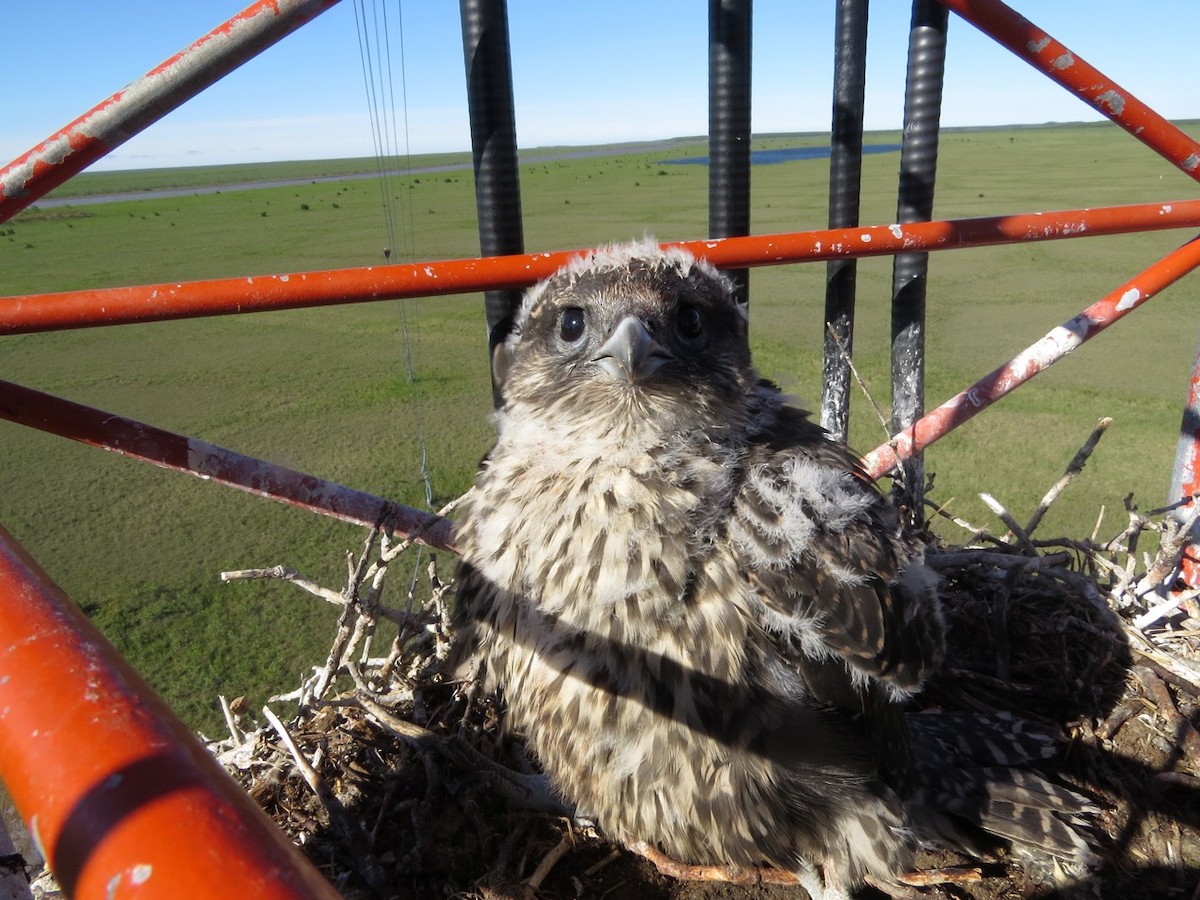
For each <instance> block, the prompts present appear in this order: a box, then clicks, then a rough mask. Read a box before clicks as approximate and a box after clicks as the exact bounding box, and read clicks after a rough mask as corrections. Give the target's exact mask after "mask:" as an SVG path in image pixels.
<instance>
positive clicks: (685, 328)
mask: <svg viewBox="0 0 1200 900" xmlns="http://www.w3.org/2000/svg"><path fill="white" fill-rule="evenodd" d="M675 327H677V328H678V329H679V333H680V334H681V335H683V337H685V338H688V339H692V338H698V337H700V332H702V331H703V330H704V317H703V316H702V315H700V310H698V309H696V307H694V306H681V307H680V308H679V312H678V314H677V315H676V316H675Z"/></svg>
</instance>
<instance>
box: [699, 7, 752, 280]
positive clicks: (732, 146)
mask: <svg viewBox="0 0 1200 900" xmlns="http://www.w3.org/2000/svg"><path fill="white" fill-rule="evenodd" d="M751 7H752V3H751V0H709V5H708V233H709V236H710V237H714V238H723V237H740V236H742V235H747V234H749V233H750V63H751ZM726 274H727V275H729V277H730V278H732V279H733V282H734V285H735V287H736V290H737V294H738V299H739V300H741V301H742V302H743V303H744V302H746V301H747V300H748V299H749V286H750V272H749V270H748V269H736V270H733V271H730V272H727V273H726Z"/></svg>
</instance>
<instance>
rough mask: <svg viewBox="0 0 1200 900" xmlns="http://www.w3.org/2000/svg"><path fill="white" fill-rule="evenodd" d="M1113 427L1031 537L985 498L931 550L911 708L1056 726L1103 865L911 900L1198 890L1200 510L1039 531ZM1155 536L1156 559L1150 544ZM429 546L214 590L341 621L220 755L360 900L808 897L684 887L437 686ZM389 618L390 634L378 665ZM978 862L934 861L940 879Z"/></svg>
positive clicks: (235, 713)
mask: <svg viewBox="0 0 1200 900" xmlns="http://www.w3.org/2000/svg"><path fill="white" fill-rule="evenodd" d="M1105 424H1106V423H1104V422H1102V423H1101V427H1100V428H1098V429H1097V433H1096V434H1095V435H1093V438H1092V439H1090V441H1089V444H1090V446H1089V445H1085V447H1084V449H1083V450H1081V455H1080V456H1077V458H1076V460H1073V461H1072V464H1071V466H1070V467H1068V471H1067V474H1066V475H1065V476H1064V479H1063V480H1062V481H1060V484H1059V485H1056V486H1055V488H1052V490H1051V492H1050V493H1048V494H1047V499H1046V500H1044V501H1043V504H1042V505H1041V506H1039V509H1038V510H1037V511H1036V512H1035V514H1034V515H1033V517H1032V518H1031V519H1030V520H1029V522H1028V523H1027V524H1026V525H1025V526H1021V525H1019V524H1017V522H1016V521H1015V520H1014V519H1013V517H1012V516H1011V515H1010V514H1009V513H1008V511H1007V510H1005V509H1004V508H1003V507H1002V506H1001V505H1000V504H999V503H998V501H995V500H994V499H993V498H990V497H985V499H986V500H988V501H989V505H991V506H992V509H993V510H994V511H995V512H996V514H997V517H998V519H999V521H1001V522H1003V523H1004V525H1005V527H1006V528H1007V531H1006V532H1005V533H1003V534H992V533H989V532H988V531H986V530H985V529H982V528H975V527H972V526H970V525H968V524H967V523H964V522H961V520H956V521H958V523H959V524H960V525H961V526H963V527H965V528H968V529H969V530H970V538H969V539H968V540H967V541H966V542H964V543H963V544H962V545H959V546H945V545H942V544H940V543H937V542H935V541H934V540H933V539H932V538H931V539H930V542H929V549H928V554H927V557H928V561H929V563H930V564H931V566H933V567H934V568H935V569H936V571H937V572H938V574H939V575H940V577H941V580H942V597H943V602H944V605H945V613H946V619H947V625H948V645H949V652H948V657H947V661H946V664H945V666H944V668H943V670H942V671H941V672H940V674H939V675H938V676H937V677H936V678H935V679H934V680H933V681H932V683H931V684H929V686H928V687H927V689H926V690H925V691H924V692H923V694H922V695H921V696H920V697H919V698H917V701H916V702H917V706H918V707H919V708H931V707H940V708H945V709H955V710H966V711H978V712H982V713H995V712H1011V713H1014V714H1016V715H1018V716H1021V717H1024V718H1026V719H1031V720H1034V721H1035V722H1038V723H1041V724H1043V725H1044V726H1045V727H1046V728H1048V729H1052V730H1053V731H1055V732H1058V733H1061V734H1062V735H1063V736H1064V746H1063V754H1062V758H1061V760H1060V761H1059V763H1058V765H1057V769H1056V771H1055V775H1056V776H1057V777H1060V778H1062V779H1064V780H1066V781H1068V782H1070V783H1072V784H1074V785H1076V786H1077V787H1078V788H1080V789H1082V790H1083V791H1085V792H1087V793H1089V794H1091V795H1092V796H1093V797H1094V798H1095V799H1096V800H1097V801H1098V804H1099V806H1100V807H1101V808H1102V810H1103V812H1102V814H1101V816H1100V818H1099V821H1098V822H1097V823H1096V826H1097V829H1096V830H1097V832H1098V837H1099V842H1100V857H1101V861H1100V863H1099V867H1098V868H1097V870H1096V871H1095V872H1093V873H1091V876H1090V877H1089V878H1088V879H1087V880H1085V881H1084V882H1082V883H1079V884H1075V885H1073V886H1072V887H1070V888H1069V889H1066V890H1064V889H1063V888H1062V887H1061V885H1060V886H1059V887H1047V886H1045V885H1040V884H1037V883H1034V882H1033V881H1032V880H1030V877H1029V876H1028V875H1027V874H1026V873H1025V872H1024V871H1023V870H1022V869H1021V868H1019V867H1017V866H1014V865H1009V864H1007V863H1006V862H1005V861H1004V860H994V861H990V862H985V864H984V865H983V866H982V868H981V870H980V871H981V873H982V877H981V878H978V877H977V876H972V878H974V879H975V880H966V881H964V880H963V879H961V878H945V879H942V878H938V877H932V878H931V879H930V880H932V881H934V882H939V881H940V882H942V883H935V884H932V885H930V886H927V887H921V888H912V889H908V890H910V894H909V895H908V896H914V897H916V896H927V897H939V896H941V897H960V898H961V897H971V898H1016V897H1036V896H1082V897H1122V898H1135V900H1136V898H1151V897H1153V898H1161V897H1171V896H1176V897H1183V898H1189V897H1191V898H1197V897H1200V886H1198V883H1200V736H1198V735H1197V732H1196V729H1195V723H1196V722H1197V721H1200V609H1198V608H1197V605H1196V599H1195V594H1194V592H1193V593H1188V592H1186V591H1184V590H1183V589H1182V587H1181V586H1180V585H1178V584H1177V583H1176V579H1177V576H1178V567H1179V559H1180V555H1181V553H1182V552H1183V548H1184V545H1185V544H1186V543H1187V541H1186V539H1185V536H1186V534H1187V533H1188V530H1189V529H1190V528H1191V526H1192V525H1193V524H1194V516H1193V517H1192V518H1189V519H1186V520H1184V521H1182V522H1181V521H1179V519H1178V517H1177V511H1176V510H1169V509H1168V510H1156V511H1154V512H1153V513H1150V514H1146V515H1142V514H1140V513H1138V511H1137V510H1136V509H1135V508H1134V507H1133V506H1132V503H1131V502H1129V501H1127V507H1128V509H1127V512H1128V518H1129V522H1128V525H1127V526H1126V527H1124V528H1123V529H1122V531H1121V532H1120V533H1119V534H1118V535H1116V536H1115V537H1113V538H1112V539H1110V540H1107V541H1099V540H1097V539H1096V536H1095V535H1094V534H1093V535H1092V536H1091V537H1089V538H1086V539H1083V540H1072V539H1062V540H1049V541H1039V540H1035V539H1034V537H1033V535H1034V533H1035V529H1036V527H1037V524H1038V522H1040V520H1041V517H1042V515H1043V514H1044V512H1045V508H1046V507H1048V506H1049V505H1050V503H1051V502H1053V499H1054V497H1055V496H1057V494H1058V492H1061V490H1062V488H1063V487H1065V486H1066V483H1067V482H1069V480H1070V478H1072V477H1073V476H1074V473H1077V472H1078V471H1079V470H1080V469H1082V468H1083V463H1084V460H1085V459H1086V458H1087V454H1088V453H1090V452H1091V447H1094V446H1095V442H1096V440H1098V438H1099V434H1100V433H1102V431H1103V426H1104V425H1105ZM1189 499H1190V498H1189ZM1198 506H1200V504H1193V507H1198ZM939 514H940V515H943V516H945V515H947V514H946V512H945V511H944V510H940V511H939ZM1148 538H1157V545H1158V546H1157V550H1156V552H1155V553H1154V554H1153V555H1147V554H1144V553H1141V552H1140V551H1139V542H1140V543H1142V544H1148V543H1153V541H1152V540H1148ZM418 552H420V551H419V549H418V548H417V547H409V545H408V544H400V545H396V546H389V544H388V542H387V540H386V538H384V537H382V536H381V535H380V534H379V533H373V534H372V535H371V537H370V539H369V540H368V541H367V544H366V546H365V548H364V550H363V552H362V553H361V555H360V556H359V558H358V559H357V560H355V559H354V558H353V557H352V556H351V557H350V558H349V563H348V582H347V587H346V588H345V589H344V590H340V591H334V590H330V589H326V588H323V587H320V586H319V585H315V584H313V583H311V582H310V581H308V580H307V579H305V578H303V577H302V576H300V575H298V574H297V573H295V572H293V571H291V570H289V569H286V568H284V567H277V568H275V569H269V570H251V571H246V572H238V573H225V575H224V576H223V577H225V578H227V579H229V580H234V579H240V578H248V577H269V578H279V579H284V580H288V581H292V582H293V583H295V584H297V585H298V586H300V587H302V588H304V589H305V590H307V591H309V592H310V593H312V594H314V595H316V596H319V597H322V598H323V599H325V600H327V601H329V602H333V603H337V604H339V605H340V606H342V608H343V613H342V616H341V620H340V622H339V625H338V629H337V633H336V635H335V638H334V641H333V646H332V647H331V650H330V653H329V656H328V658H327V660H326V661H325V663H324V665H322V666H317V667H314V670H313V674H312V676H311V677H310V678H309V679H307V680H306V681H305V683H304V684H303V685H302V686H301V687H300V689H299V690H297V691H295V692H293V693H291V694H288V695H286V696H282V697H276V698H272V701H271V702H272V703H273V704H274V706H275V707H276V708H280V709H282V708H284V706H285V705H286V706H287V707H288V708H289V709H290V710H291V712H290V718H288V719H287V721H286V722H284V721H281V719H280V718H279V715H277V714H276V713H274V712H272V711H271V709H270V708H269V707H264V708H263V710H262V711H261V717H260V715H259V714H256V713H253V712H252V711H250V710H248V709H246V708H245V705H244V701H241V700H240V699H239V700H236V701H234V702H233V703H228V704H227V703H225V702H224V699H223V698H222V703H223V706H224V708H225V712H226V719H227V723H228V726H229V731H230V734H229V737H228V738H225V739H224V740H221V741H216V742H212V743H211V745H210V746H211V749H212V751H213V752H214V753H216V754H217V755H218V757H219V759H220V760H221V762H222V763H223V764H224V765H225V767H226V768H227V769H228V770H229V771H230V772H231V773H232V774H233V775H234V777H235V778H237V779H238V781H239V782H240V783H241V784H243V785H244V786H245V788H246V790H247V791H248V792H249V793H250V795H251V796H252V797H253V798H254V799H255V800H256V801H257V802H258V803H259V804H260V805H261V806H262V808H263V809H265V810H266V811H267V812H268V814H269V815H270V816H271V817H272V818H273V819H274V820H275V821H276V822H277V823H278V824H279V826H280V827H281V828H283V829H284V830H285V831H286V832H287V833H288V834H289V835H291V836H292V838H293V839H294V840H295V841H296V842H297V843H298V844H299V845H300V846H301V847H302V848H303V850H304V851H305V852H306V853H307V855H308V856H309V857H310V858H311V859H312V861H313V862H314V863H315V864H316V865H317V867H318V868H319V869H321V870H322V871H323V872H324V873H325V874H326V876H327V877H328V878H329V879H330V881H331V882H332V883H333V884H334V885H335V886H336V887H337V888H338V889H339V890H340V891H341V892H342V893H343V894H344V895H345V896H346V897H348V898H369V897H400V898H407V897H414V898H415V897H431V896H455V897H588V898H605V897H607V898H621V897H636V898H651V900H653V898H701V897H704V898H707V897H721V898H738V897H745V898H760V897H803V896H805V894H804V892H803V890H802V889H800V888H798V887H794V886H777V885H767V884H753V885H731V884H718V883H711V882H708V883H698V882H682V881H677V880H675V879H672V878H668V877H666V876H664V875H662V874H660V873H659V872H658V871H657V870H656V869H655V867H654V866H653V865H651V864H650V863H649V862H647V861H646V860H645V859H643V858H642V857H640V856H636V855H634V854H632V853H630V852H629V851H628V850H626V849H625V848H620V847H615V846H613V845H611V844H609V843H607V842H606V841H605V839H604V837H603V835H602V834H601V833H600V832H599V831H598V829H597V828H595V827H594V826H592V825H591V824H589V823H587V822H580V821H577V820H575V819H573V818H572V817H571V814H570V812H569V810H567V809H565V808H564V807H563V806H562V805H561V804H560V803H559V801H558V800H557V799H556V798H555V797H554V795H553V794H552V793H551V792H549V791H548V790H547V788H546V785H545V783H544V781H543V780H541V779H540V778H539V776H538V775H537V773H536V772H535V771H533V769H532V767H531V765H530V764H529V762H528V761H527V760H526V759H525V757H524V756H523V755H522V753H521V750H520V747H519V745H518V744H516V743H514V742H512V741H510V740H508V739H507V738H505V737H504V736H503V734H502V730H501V728H500V727H499V710H498V709H497V708H496V706H495V705H494V701H493V700H492V698H490V697H488V696H485V695H483V694H482V693H481V692H479V691H478V690H477V689H476V686H475V685H474V684H472V683H469V682H463V681H456V680H455V679H454V676H453V674H452V673H450V672H449V671H447V669H446V665H445V660H446V657H447V650H448V647H449V644H450V641H451V638H452V635H451V634H450V626H449V621H450V620H449V613H448V604H449V603H450V602H452V600H451V594H452V585H451V584H450V583H449V582H446V581H443V580H442V578H441V576H440V575H439V573H438V571H437V566H436V564H435V562H432V561H431V562H429V563H428V566H427V568H426V570H425V573H424V575H425V580H426V581H427V590H426V591H424V592H421V593H423V594H424V595H425V596H427V597H428V599H426V600H424V601H423V602H417V601H416V600H415V599H414V594H415V593H417V592H414V591H413V590H411V589H410V590H409V591H408V596H407V601H408V602H407V604H406V605H405V608H404V609H394V608H389V607H387V606H385V605H384V604H383V603H382V602H381V596H382V589H383V584H384V580H385V576H386V573H387V570H388V566H389V564H390V563H392V562H393V561H394V560H396V559H398V558H400V557H401V555H402V554H405V553H407V554H408V555H407V556H406V557H404V558H405V559H409V560H411V558H412V556H413V555H414V554H416V553H418ZM1177 588H1178V590H1177ZM383 622H391V623H392V625H393V626H394V628H395V629H396V630H397V631H398V634H397V636H396V637H395V639H394V640H392V641H391V644H390V647H389V649H388V651H387V653H386V654H383V655H380V656H374V655H372V652H371V650H370V646H371V642H372V635H374V634H375V632H376V630H377V628H378V627H379V626H380V624H381V623H383ZM965 862H969V861H967V860H964V859H961V858H956V857H954V856H953V855H952V854H937V855H933V854H927V855H925V856H924V857H923V859H922V864H923V867H926V868H928V869H929V870H933V871H939V872H940V871H942V868H940V867H946V866H954V865H956V864H962V863H965ZM914 883H916V882H914Z"/></svg>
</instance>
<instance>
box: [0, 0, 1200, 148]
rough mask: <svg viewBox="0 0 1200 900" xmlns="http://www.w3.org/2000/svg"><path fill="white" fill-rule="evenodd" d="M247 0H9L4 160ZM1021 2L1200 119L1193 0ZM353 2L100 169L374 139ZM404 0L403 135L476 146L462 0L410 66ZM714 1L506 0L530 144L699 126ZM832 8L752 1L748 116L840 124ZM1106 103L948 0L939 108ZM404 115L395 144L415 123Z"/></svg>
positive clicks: (1037, 118)
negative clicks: (1051, 73)
mask: <svg viewBox="0 0 1200 900" xmlns="http://www.w3.org/2000/svg"><path fill="white" fill-rule="evenodd" d="M249 2H250V0H189V2H162V0H59V2H56V3H54V4H34V3H31V2H26V0H7V2H5V4H4V6H5V7H6V9H5V10H4V16H3V22H4V32H5V40H4V51H3V53H0V79H3V83H4V84H5V85H6V86H7V88H6V90H5V91H4V100H3V103H2V105H0V164H3V163H5V162H7V161H9V160H11V159H14V158H15V157H17V156H19V155H20V154H22V153H23V152H24V151H26V150H28V149H29V148H30V147H32V146H33V145H35V144H37V143H39V142H40V141H41V140H43V139H44V138H45V137H47V136H48V135H50V134H52V133H53V132H55V131H57V130H58V129H59V128H61V127H62V126H63V125H65V124H66V123H67V122H69V121H71V120H72V119H74V118H75V117H76V116H78V115H79V114H81V113H82V112H84V111H85V110H86V109H88V108H89V107H91V106H92V105H93V104H95V103H97V102H99V101H100V100H102V99H104V98H105V97H107V96H109V95H110V94H112V93H114V92H115V91H117V90H118V89H120V88H121V87H123V86H124V85H126V84H127V83H129V82H130V81H132V80H134V79H135V78H137V77H138V76H140V75H142V74H143V73H145V72H146V71H147V70H148V69H150V68H152V67H153V66H155V65H156V64H158V63H159V62H161V61H162V60H164V59H165V58H167V57H168V56H170V55H172V54H173V53H174V52H176V51H177V50H179V49H182V48H183V47H184V46H186V45H187V44H189V43H191V41H193V40H194V39H196V38H198V37H200V36H201V35H203V34H205V33H206V32H208V31H209V30H210V29H212V28H213V27H214V26H216V25H218V24H219V23H220V22H222V21H224V20H225V19H227V18H229V17H230V16H232V15H234V14H236V13H237V12H239V11H240V10H241V9H242V8H243V7H245V6H247V5H249ZM388 2H389V3H390V2H391V0H388ZM1010 2H1011V4H1012V5H1014V6H1015V7H1016V8H1018V9H1022V10H1023V11H1024V12H1025V13H1026V15H1028V16H1029V18H1031V19H1032V20H1033V21H1034V22H1035V23H1036V24H1038V25H1039V26H1041V27H1042V28H1044V29H1046V30H1047V31H1048V32H1049V33H1050V34H1052V35H1054V36H1055V37H1056V38H1058V39H1059V40H1060V41H1062V42H1063V43H1065V44H1066V45H1067V46H1068V47H1069V48H1071V49H1072V50H1073V51H1074V52H1075V53H1076V54H1077V55H1079V56H1081V57H1083V58H1084V59H1086V60H1087V61H1088V62H1090V63H1092V64H1093V65H1094V66H1096V67H1097V68H1099V69H1100V70H1101V71H1102V72H1104V73H1105V74H1107V75H1108V76H1109V77H1110V78H1113V79H1115V80H1116V81H1117V82H1119V83H1120V84H1122V85H1123V86H1124V87H1125V88H1126V89H1127V90H1129V91H1131V92H1132V93H1133V94H1135V95H1136V96H1138V97H1140V98H1141V99H1142V100H1144V101H1146V102H1147V103H1150V104H1151V105H1152V106H1153V107H1155V108H1156V109H1157V110H1158V111H1159V112H1161V113H1163V114H1164V115H1166V116H1168V117H1170V118H1200V91H1197V90H1196V83H1197V82H1196V77H1195V74H1194V68H1193V66H1194V62H1195V59H1196V49H1195V48H1196V45H1197V42H1198V39H1200V26H1198V25H1197V24H1196V20H1195V17H1194V8H1193V7H1192V5H1191V3H1187V2H1184V0H1143V2H1142V3H1139V4H1137V5H1136V6H1137V13H1136V14H1131V13H1130V8H1131V6H1132V5H1131V4H1129V3H1128V2H1127V0H1096V2H1076V0H1071V2H1067V0H1054V2H1051V3H1043V2H1039V3H1034V2H1033V0H1010ZM361 3H362V0H344V2H342V3H341V4H339V5H338V6H336V7H334V8H333V9H331V10H329V11H328V12H326V13H324V14H322V15H321V16H320V17H318V18H317V19H316V20H315V21H313V22H311V23H310V24H308V25H306V26H305V27H304V28H302V29H300V31H298V32H297V33H295V34H293V35H291V36H290V37H288V38H285V39H284V40H283V42H281V43H280V44H277V45H276V46H274V47H272V48H270V49H268V50H266V51H265V52H264V53H263V54H261V55H260V56H259V57H258V58H256V59H254V60H252V61H251V62H249V63H247V64H246V65H244V66H243V67H242V68H240V69H238V70H237V71H236V72H234V73H233V74H231V75H229V76H227V77H226V78H225V79H224V80H223V81H221V82H219V83H218V84H217V85H215V86H214V87H212V88H210V89H209V90H207V91H205V92H204V93H203V94H201V95H200V96H198V97H196V98H194V99H193V100H191V101H189V102H188V103H187V104H186V105H185V106H183V107H182V108H180V109H179V110H176V111H175V112H173V113H171V114H169V115H168V116H167V117H165V118H164V119H162V120H160V121H159V122H158V123H157V124H156V125H154V126H152V127H151V128H150V129H149V130H148V131H146V132H144V133H143V134H141V135H139V136H137V137H134V138H132V139H131V140H130V141H128V142H127V143H125V144H123V145H122V146H121V147H119V148H117V150H116V151H114V152H113V153H112V154H110V155H109V156H108V157H106V158H105V159H104V160H103V161H101V162H100V163H97V164H96V166H95V167H94V168H96V169H113V168H142V167H155V166H179V165H207V164H217V163H229V162H245V161H260V160H272V159H302V158H325V157H339V156H366V155H370V154H371V153H372V138H371V123H370V118H369V114H368V103H367V99H366V90H365V88H364V80H363V71H362V64H361V61H360V53H359V41H358V36H357V26H356V16H355V12H356V6H359V5H360V4H361ZM367 5H368V6H370V3H367ZM396 8H397V7H396V5H395V3H391V6H390V13H389V15H390V16H391V17H392V19H391V22H392V29H391V30H390V34H391V44H392V53H393V60H392V72H393V75H394V76H395V91H396V97H397V103H398V104H399V103H400V100H401V98H402V97H404V98H407V135H408V138H407V150H408V152H410V153H414V154H415V153H426V152H435V151H443V150H465V149H467V148H468V147H469V131H468V125H467V109H466V92H465V88H464V84H463V82H464V76H463V60H462V36H461V31H460V27H459V21H458V4H457V3H455V2H453V0H416V2H413V0H410V2H408V3H406V4H403V8H402V16H403V20H402V21H403V50H404V56H403V69H404V73H405V78H404V79H403V82H401V79H400V72H401V57H400V40H399V38H400V35H399V29H398V28H396V27H395V26H396V19H395V16H396ZM706 9H707V4H706V3H704V2H701V0H690V2H682V0H639V2H633V0H607V2H604V3H583V2H579V3H576V2H558V0H509V23H510V31H511V34H512V40H513V53H514V87H515V94H516V105H517V136H518V143H519V144H520V146H522V147H537V146H547V145H558V144H590V143H603V142H612V141H627V140H641V139H651V138H664V137H674V136H678V135H685V134H701V133H703V132H704V131H705V130H706V128H707V109H706V103H707V87H706V82H705V67H706V62H707V49H706V28H707V13H706ZM833 10H834V3H833V0H819V2H818V0H758V2H756V3H755V5H754V22H755V37H754V42H755V44H754V52H755V68H754V73H753V85H754V99H753V113H752V114H753V128H754V131H755V132H778V131H827V130H828V128H829V120H830V90H831V81H832V68H833V67H832V53H833V50H832V44H833V40H832V37H833ZM871 12H872V18H871V29H870V35H869V41H870V45H869V50H868V57H869V70H868V83H867V93H868V97H867V106H866V126H867V128H868V129H884V128H896V127H899V125H900V121H901V115H902V108H903V97H904V54H905V46H906V39H907V36H906V31H907V25H908V19H909V14H910V6H909V4H908V3H907V2H902V0H876V2H875V3H873V4H872V11H871ZM368 14H369V13H368ZM400 111H401V109H400V108H399V107H398V109H397V112H398V113H399V112H400ZM1097 118H1099V116H1098V115H1097V114H1096V113H1094V112H1092V110H1090V109H1089V108H1088V107H1086V106H1084V105H1083V104H1082V103H1080V102H1079V101H1078V100H1076V99H1075V98H1074V97H1072V96H1070V95H1069V94H1068V93H1067V92H1066V91H1064V90H1063V89H1061V88H1059V87H1058V86H1057V85H1054V84H1052V83H1051V82H1049V81H1047V80H1046V79H1044V78H1043V77H1042V76H1040V75H1038V74H1037V73H1035V72H1034V71H1033V70H1032V69H1030V68H1029V67H1028V66H1026V65H1025V64H1024V63H1022V62H1021V61H1019V60H1017V59H1016V58H1015V57H1013V56H1011V55H1010V54H1008V52H1007V51H1005V50H1004V49H1003V48H1000V47H999V46H997V45H996V44H994V43H993V42H992V41H991V40H990V39H988V38H987V37H985V36H983V35H981V34H979V33H978V32H976V31H975V30H974V28H972V26H970V25H969V24H968V23H966V22H964V21H962V20H961V19H959V18H957V17H956V16H955V15H953V14H951V21H950V35H949V52H948V58H947V86H946V94H945V105H944V112H943V123H944V124H945V125H949V126H957V125H997V124H1009V123H1031V122H1045V121H1080V120H1094V119H1097ZM399 127H400V129H401V131H400V141H401V144H403V143H404V137H403V128H404V123H403V121H401V123H400V126H399ZM401 149H402V150H403V149H404V147H403V146H402V147H401Z"/></svg>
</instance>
